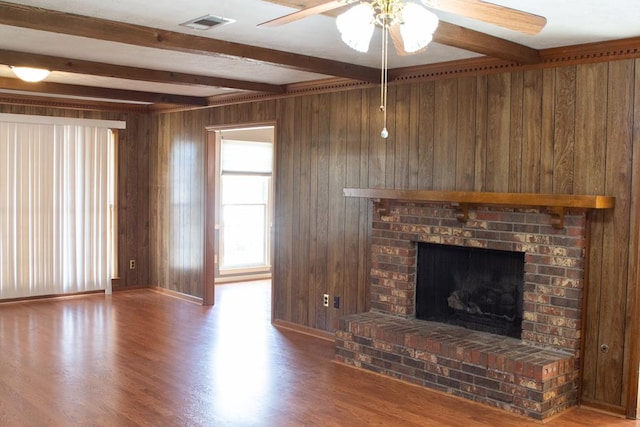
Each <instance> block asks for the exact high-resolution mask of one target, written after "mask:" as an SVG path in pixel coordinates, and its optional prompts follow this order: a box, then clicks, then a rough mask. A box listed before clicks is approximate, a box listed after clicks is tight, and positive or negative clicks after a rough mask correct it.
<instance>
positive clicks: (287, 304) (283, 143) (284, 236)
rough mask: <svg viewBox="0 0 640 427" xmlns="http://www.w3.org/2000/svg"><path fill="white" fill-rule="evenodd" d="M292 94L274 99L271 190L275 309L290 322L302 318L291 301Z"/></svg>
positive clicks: (293, 292) (292, 288)
mask: <svg viewBox="0 0 640 427" xmlns="http://www.w3.org/2000/svg"><path fill="white" fill-rule="evenodd" d="M295 112H296V103H295V98H287V99H282V100H280V101H279V102H278V126H277V128H276V132H277V135H276V141H277V147H278V159H277V162H276V179H277V185H276V189H277V191H276V194H275V218H274V224H275V238H276V243H277V244H276V245H275V251H276V253H275V254H274V255H275V261H276V263H275V265H274V272H273V274H274V277H275V278H276V280H277V282H278V286H277V288H276V292H275V296H276V301H275V304H276V312H277V313H278V314H279V315H281V316H285V318H287V319H290V321H292V322H300V321H306V320H307V319H302V318H301V317H302V316H301V315H300V313H299V312H297V311H296V309H298V308H299V307H298V305H297V304H296V305H295V307H294V301H295V299H296V297H297V295H298V292H297V288H296V286H295V284H294V283H293V277H294V271H293V269H294V258H293V250H294V247H293V245H294V244H295V241H296V240H295V239H294V236H295V234H294V230H293V221H294V217H293V212H294V209H295V207H294V204H295V199H294V198H293V197H291V195H292V194H294V191H295V190H294V183H295V181H297V178H298V177H296V176H294V167H295V166H294V159H295V157H294V155H295V151H294V150H295V149H294V146H295V140H294V139H295Z"/></svg>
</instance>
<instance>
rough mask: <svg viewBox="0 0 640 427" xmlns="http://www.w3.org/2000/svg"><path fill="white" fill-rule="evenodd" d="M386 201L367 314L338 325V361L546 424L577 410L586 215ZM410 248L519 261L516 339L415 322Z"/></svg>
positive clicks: (377, 216)
mask: <svg viewBox="0 0 640 427" xmlns="http://www.w3.org/2000/svg"><path fill="white" fill-rule="evenodd" d="M456 208H457V207H456V206H451V205H448V204H444V203H404V202H392V203H391V204H390V205H389V206H388V208H387V211H385V212H382V213H380V212H378V211H377V210H375V209H374V214H373V223H372V233H371V235H372V239H371V255H372V269H371V287H370V289H371V311H370V312H368V313H363V314H356V315H352V316H347V317H344V318H342V319H339V320H338V321H337V323H336V360H337V361H339V362H343V363H346V364H349V365H353V366H356V367H360V368H364V369H368V370H371V371H374V372H378V373H381V374H385V375H389V376H392V377H395V378H399V379H402V380H405V381H408V382H412V383H414V384H419V385H422V386H426V387H430V388H434V389H437V390H440V391H444V392H447V393H451V394H454V395H458V396H462V397H465V398H468V399H472V400H475V401H478V402H482V403H485V404H488V405H491V406H495V407H499V408H502V409H505V410H508V411H510V412H514V413H518V414H522V415H526V416H529V417H532V418H536V419H545V418H548V417H549V416H551V415H554V414H556V413H558V412H560V411H562V410H564V409H566V408H568V407H570V406H572V405H575V404H576V400H577V386H578V378H579V375H578V373H579V372H578V369H579V362H578V354H579V349H580V333H581V320H580V319H581V311H582V288H583V280H584V279H583V278H584V254H585V245H586V239H585V235H586V234H585V230H586V214H585V212H584V211H583V210H577V211H567V212H565V215H564V227H562V228H554V226H553V224H552V217H551V216H550V215H549V214H548V213H547V212H546V211H545V209H544V208H541V209H506V208H494V207H479V208H477V209H474V210H471V211H470V212H469V214H468V220H467V221H466V222H464V223H462V222H459V221H458V220H457V213H458V210H457V209H456ZM416 242H428V243H436V244H445V245H457V246H468V247H481V248H488V249H498V250H509V251H517V252H524V253H525V266H524V267H525V285H524V301H523V311H524V313H523V322H522V329H523V331H522V337H521V339H514V338H508V337H503V336H498V335H493V334H490V333H485V332H478V331H472V330H468V329H464V328H461V327H457V326H451V325H443V324H439V323H433V322H426V321H422V320H416V319H415V317H414V310H415V301H414V295H415V282H416V257H417V249H416Z"/></svg>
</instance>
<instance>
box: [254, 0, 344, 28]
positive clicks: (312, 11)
mask: <svg viewBox="0 0 640 427" xmlns="http://www.w3.org/2000/svg"><path fill="white" fill-rule="evenodd" d="M344 5H345V2H344V1H341V0H333V1H329V2H326V3H321V4H319V5H317V6H312V7H307V8H305V9H300V10H298V11H297V12H293V13H290V14H288V15H284V16H281V17H279V18H275V19H272V20H270V21H266V22H262V23H260V24H258V27H278V26H280V25H284V24H288V23H290V22H294V21H297V20H299V19H303V18H306V17H307V16H312V15H318V14H321V13H324V12H328V11H330V10H333V9H337V8H339V7H342V6H344Z"/></svg>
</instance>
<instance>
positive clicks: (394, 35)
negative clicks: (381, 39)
mask: <svg viewBox="0 0 640 427" xmlns="http://www.w3.org/2000/svg"><path fill="white" fill-rule="evenodd" d="M389 35H390V36H391V40H392V41H393V47H395V49H396V53H397V54H398V55H399V56H408V55H414V54H416V53H420V52H424V51H425V50H427V46H425V47H423V48H422V49H420V50H416V51H415V52H407V51H406V50H404V40H402V34H401V33H400V24H395V25H392V26H390V27H389Z"/></svg>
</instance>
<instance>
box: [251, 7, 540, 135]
mask: <svg viewBox="0 0 640 427" xmlns="http://www.w3.org/2000/svg"><path fill="white" fill-rule="evenodd" d="M274 2H275V3H280V4H285V5H289V6H295V5H290V4H287V2H286V1H284V2H283V1H280V2H278V1H274ZM419 3H421V4H422V5H420V4H419ZM306 4H308V3H306ZM347 6H348V7H349V8H348V9H347V10H346V11H345V12H343V13H341V14H340V15H338V17H337V18H336V25H337V27H338V30H339V31H340V34H341V37H342V41H344V42H345V43H346V44H347V45H348V46H349V47H351V48H353V49H355V50H358V51H360V52H367V51H368V49H369V44H370V41H371V37H372V35H373V31H374V28H375V26H378V27H381V28H382V66H381V82H380V111H381V112H382V114H383V128H382V131H381V132H380V136H381V137H382V138H383V139H386V138H387V137H388V136H389V132H388V131H387V83H388V60H387V58H388V44H389V43H388V39H389V37H391V40H392V41H393V45H394V47H395V49H396V51H397V52H398V54H399V55H408V54H413V53H417V52H421V51H423V50H424V49H426V47H427V45H428V44H429V43H430V42H431V40H432V39H433V35H434V32H435V31H436V29H437V27H438V25H439V19H438V16H436V15H435V14H434V13H433V12H431V10H439V11H442V12H448V13H454V14H457V15H460V16H465V17H468V18H473V19H477V20H480V21H483V22H487V23H489V24H493V25H497V26H500V27H504V28H508V29H511V30H514V31H518V32H522V33H525V34H531V35H533V34H537V33H539V32H540V31H541V30H542V28H544V26H545V25H546V23H547V20H546V18H544V17H542V16H538V15H535V14H532V13H528V12H524V11H521V10H517V9H512V8H509V7H505V6H500V5H497V4H493V3H488V2H485V1H482V0H331V1H327V2H324V3H319V4H315V5H314V6H311V7H307V8H304V9H301V10H299V11H297V12H293V13H290V14H288V15H284V16H281V17H279V18H276V19H272V20H270V21H267V22H263V23H261V24H259V26H267V27H273V26H279V25H284V24H288V23H290V22H294V21H297V20H299V19H303V18H306V17H308V16H312V15H316V14H320V13H326V12H330V11H333V10H335V9H339V8H343V7H347ZM459 34H462V36H460V37H464V32H462V33H459Z"/></svg>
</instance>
